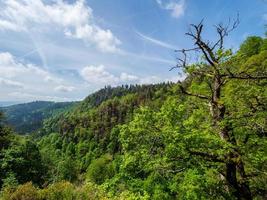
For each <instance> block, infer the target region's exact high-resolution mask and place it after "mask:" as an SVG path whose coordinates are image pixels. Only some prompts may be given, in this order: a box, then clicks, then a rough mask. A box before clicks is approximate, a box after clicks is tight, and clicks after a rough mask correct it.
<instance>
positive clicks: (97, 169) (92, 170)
mask: <svg viewBox="0 0 267 200" xmlns="http://www.w3.org/2000/svg"><path fill="white" fill-rule="evenodd" d="M114 174H115V169H114V166H113V164H112V156H111V155H108V154H107V155H104V156H102V157H100V158H98V159H96V160H94V161H93V162H92V163H91V165H90V166H89V167H88V169H87V178H88V179H89V180H91V181H93V182H94V183H97V184H102V183H104V181H105V180H106V179H109V178H111V177H113V176H114Z"/></svg>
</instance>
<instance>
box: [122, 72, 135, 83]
mask: <svg viewBox="0 0 267 200" xmlns="http://www.w3.org/2000/svg"><path fill="white" fill-rule="evenodd" d="M120 80H121V81H123V82H133V81H138V80H139V78H138V77H137V76H135V75H131V74H127V73H125V72H123V73H121V75H120Z"/></svg>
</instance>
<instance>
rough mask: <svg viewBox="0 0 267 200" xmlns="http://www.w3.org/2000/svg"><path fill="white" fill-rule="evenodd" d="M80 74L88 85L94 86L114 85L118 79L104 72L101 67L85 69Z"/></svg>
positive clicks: (103, 68)
mask: <svg viewBox="0 0 267 200" xmlns="http://www.w3.org/2000/svg"><path fill="white" fill-rule="evenodd" d="M80 74H81V76H82V77H83V78H84V80H86V81H87V82H88V83H91V84H95V85H114V84H117V83H118V82H119V79H118V77H116V76H114V75H113V74H111V73H109V72H108V71H106V70H105V67H104V66H103V65H99V66H92V65H91V66H88V67H85V68H83V69H82V70H81V73H80Z"/></svg>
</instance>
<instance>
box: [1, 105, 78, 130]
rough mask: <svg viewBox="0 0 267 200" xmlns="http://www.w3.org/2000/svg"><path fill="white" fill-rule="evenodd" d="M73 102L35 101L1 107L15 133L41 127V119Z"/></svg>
mask: <svg viewBox="0 0 267 200" xmlns="http://www.w3.org/2000/svg"><path fill="white" fill-rule="evenodd" d="M75 104H77V103H75V102H59V103H56V102H49V101H36V102H30V103H23V104H17V105H12V106H7V107H2V108H0V110H2V111H3V112H4V114H5V117H6V118H5V121H6V123H7V124H8V125H9V126H11V127H12V128H13V129H14V130H15V131H16V132H17V133H20V134H27V133H33V132H35V131H37V130H38V129H39V128H41V127H42V125H43V121H44V119H46V118H49V117H51V116H53V115H57V114H59V113H60V112H64V111H67V110H68V109H70V108H71V107H72V106H74V105H75Z"/></svg>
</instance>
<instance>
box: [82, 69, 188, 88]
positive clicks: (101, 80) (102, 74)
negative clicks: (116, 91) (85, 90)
mask: <svg viewBox="0 0 267 200" xmlns="http://www.w3.org/2000/svg"><path fill="white" fill-rule="evenodd" d="M80 74H81V76H82V77H83V79H84V80H85V81H87V82H88V83H89V84H92V85H95V86H98V87H103V86H105V85H111V86H117V85H122V84H154V83H161V82H168V81H170V82H177V81H178V80H183V79H184V77H183V76H175V77H170V78H162V77H158V76H145V77H139V76H136V75H132V74H128V73H125V72H122V73H121V74H120V76H116V75H114V74H112V73H110V72H108V71H106V69H105V67H104V66H103V65H100V66H88V67H85V68H83V69H82V70H81V72H80Z"/></svg>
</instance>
